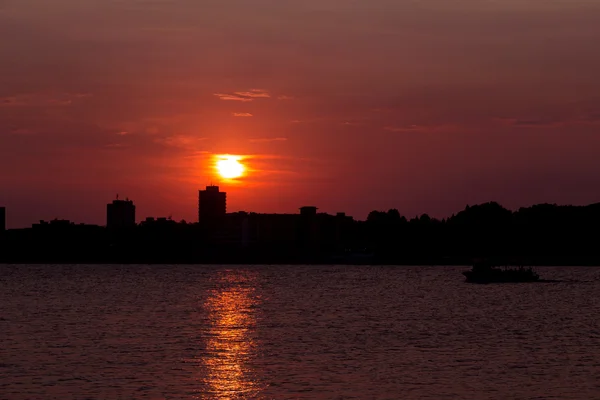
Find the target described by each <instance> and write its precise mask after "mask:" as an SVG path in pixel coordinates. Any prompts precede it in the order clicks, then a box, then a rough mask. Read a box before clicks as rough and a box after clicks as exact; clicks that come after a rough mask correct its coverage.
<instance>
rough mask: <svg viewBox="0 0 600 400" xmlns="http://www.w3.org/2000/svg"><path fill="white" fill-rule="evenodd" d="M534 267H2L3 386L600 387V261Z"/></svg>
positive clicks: (305, 391)
mask: <svg viewBox="0 0 600 400" xmlns="http://www.w3.org/2000/svg"><path fill="white" fill-rule="evenodd" d="M462 269H464V268H462ZM538 270H539V271H540V273H541V275H542V276H543V277H544V278H547V279H560V280H563V282H559V283H538V284H503V285H470V284H467V283H464V282H463V279H462V278H463V277H462V276H461V274H460V271H461V268H454V267H389V266H386V267H382V266H352V267H341V266H251V267H249V266H239V267H231V266H166V265H165V266H141V265H140V266H88V265H80V266H0V398H2V399H86V398H91V399H204V398H206V399H209V398H210V399H213V398H253V399H262V398H264V399H290V398H294V399H300V398H310V399H315V398H323V399H324V398H327V399H331V398H357V399H385V398H389V399H444V398H448V399H550V398H552V399H600V326H599V324H598V317H599V316H600V300H599V299H600V268H539V269H538Z"/></svg>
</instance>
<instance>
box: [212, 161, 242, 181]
mask: <svg viewBox="0 0 600 400" xmlns="http://www.w3.org/2000/svg"><path fill="white" fill-rule="evenodd" d="M240 159H241V157H239V156H229V155H226V156H218V157H217V163H216V168H217V171H218V172H219V175H221V177H222V178H224V179H235V178H239V177H240V176H242V175H244V165H243V164H242V163H241V162H240V161H239V160H240Z"/></svg>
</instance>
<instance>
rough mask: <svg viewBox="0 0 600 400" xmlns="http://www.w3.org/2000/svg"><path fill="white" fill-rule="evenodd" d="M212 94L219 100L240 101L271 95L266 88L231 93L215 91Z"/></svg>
mask: <svg viewBox="0 0 600 400" xmlns="http://www.w3.org/2000/svg"><path fill="white" fill-rule="evenodd" d="M214 95H215V96H216V97H218V98H219V99H220V100H225V101H242V102H248V101H253V100H255V99H260V98H264V99H266V98H270V97H271V95H270V94H269V92H267V91H266V90H262V89H251V90H248V91H242V92H233V93H215V94H214Z"/></svg>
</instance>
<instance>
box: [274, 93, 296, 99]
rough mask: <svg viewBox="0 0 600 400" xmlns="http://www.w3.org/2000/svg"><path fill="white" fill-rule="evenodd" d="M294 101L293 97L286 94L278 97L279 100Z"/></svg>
mask: <svg viewBox="0 0 600 400" xmlns="http://www.w3.org/2000/svg"><path fill="white" fill-rule="evenodd" d="M293 99H294V97H293V96H287V95H285V94H282V95H279V96H277V100H293Z"/></svg>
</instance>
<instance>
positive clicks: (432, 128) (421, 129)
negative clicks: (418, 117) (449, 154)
mask: <svg viewBox="0 0 600 400" xmlns="http://www.w3.org/2000/svg"><path fill="white" fill-rule="evenodd" d="M383 129H384V130H386V131H388V132H394V133H434V132H446V131H449V130H452V129H457V126H456V125H453V124H439V125H417V124H412V125H405V126H386V127H384V128H383Z"/></svg>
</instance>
